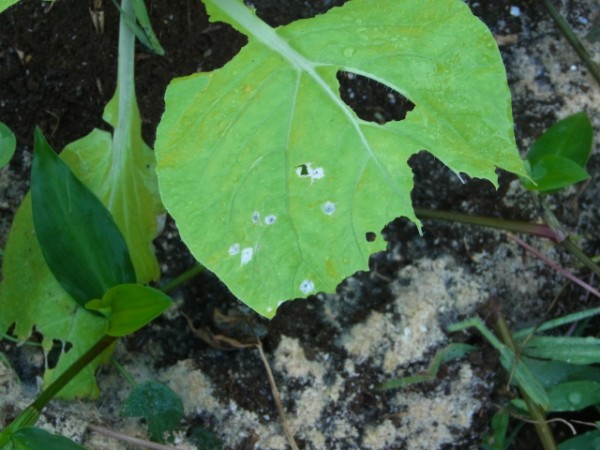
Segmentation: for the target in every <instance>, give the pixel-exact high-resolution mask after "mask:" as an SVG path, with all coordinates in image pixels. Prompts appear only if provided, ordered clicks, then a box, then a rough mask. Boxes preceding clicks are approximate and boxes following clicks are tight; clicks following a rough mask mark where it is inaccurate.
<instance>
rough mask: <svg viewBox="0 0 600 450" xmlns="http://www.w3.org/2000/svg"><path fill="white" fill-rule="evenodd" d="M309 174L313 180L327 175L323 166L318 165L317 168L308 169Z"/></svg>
mask: <svg viewBox="0 0 600 450" xmlns="http://www.w3.org/2000/svg"><path fill="white" fill-rule="evenodd" d="M308 173H309V176H310V178H311V179H313V180H319V179H321V178H323V177H324V176H325V171H324V170H323V168H322V167H317V168H316V169H312V170H309V171H308Z"/></svg>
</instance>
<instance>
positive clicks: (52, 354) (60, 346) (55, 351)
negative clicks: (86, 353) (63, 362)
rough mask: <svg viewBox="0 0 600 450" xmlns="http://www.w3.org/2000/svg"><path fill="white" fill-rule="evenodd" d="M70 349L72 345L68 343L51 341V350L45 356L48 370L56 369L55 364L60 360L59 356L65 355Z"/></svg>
mask: <svg viewBox="0 0 600 450" xmlns="http://www.w3.org/2000/svg"><path fill="white" fill-rule="evenodd" d="M72 347H73V344H71V343H70V342H63V341H60V340H58V339H53V340H52V348H51V349H50V351H49V352H48V356H47V361H48V368H49V369H54V368H55V367H56V364H58V359H59V358H60V355H61V354H62V353H67V352H68V351H69V350H71V348H72Z"/></svg>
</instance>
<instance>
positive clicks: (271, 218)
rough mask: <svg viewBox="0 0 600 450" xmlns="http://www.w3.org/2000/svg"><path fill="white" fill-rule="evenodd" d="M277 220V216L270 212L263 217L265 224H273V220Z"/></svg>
mask: <svg viewBox="0 0 600 450" xmlns="http://www.w3.org/2000/svg"><path fill="white" fill-rule="evenodd" d="M276 220H277V216H275V215H273V214H271V215H269V216H267V217H265V223H266V224H267V225H273V224H274V223H275V221H276Z"/></svg>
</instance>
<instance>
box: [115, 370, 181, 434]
mask: <svg viewBox="0 0 600 450" xmlns="http://www.w3.org/2000/svg"><path fill="white" fill-rule="evenodd" d="M121 415H122V416H125V417H144V418H145V419H146V421H147V422H148V430H149V431H150V437H151V439H152V440H154V441H159V442H162V441H163V434H164V433H165V432H171V431H173V430H174V429H175V428H177V427H178V426H179V422H180V420H181V418H182V417H183V403H182V402H181V399H180V398H179V396H178V395H177V394H176V393H175V392H173V391H172V390H171V389H169V388H168V387H167V386H165V385H164V384H161V383H158V382H156V381H146V382H145V383H141V384H138V385H137V386H136V387H135V388H134V389H133V391H132V392H131V394H130V395H129V397H128V398H127V400H125V402H124V403H123V408H122V409H121Z"/></svg>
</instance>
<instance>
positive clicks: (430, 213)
mask: <svg viewBox="0 0 600 450" xmlns="http://www.w3.org/2000/svg"><path fill="white" fill-rule="evenodd" d="M415 214H416V215H417V217H418V218H419V219H432V220H445V221H448V222H458V223H464V224H468V225H479V226H481V227H487V228H495V229H498V230H503V231H512V232H515V233H524V234H529V235H533V236H538V237H543V238H547V239H550V240H551V241H553V242H556V243H558V244H560V245H561V246H562V247H563V248H564V249H565V250H567V251H568V252H569V253H571V254H572V255H573V256H575V257H576V258H577V259H579V260H580V261H581V262H582V263H583V264H584V265H585V266H586V267H587V268H588V269H590V270H591V271H592V272H594V273H595V274H596V275H597V276H598V277H600V266H598V265H597V264H596V263H595V262H594V261H593V260H592V259H591V258H590V257H588V256H587V255H586V254H585V253H583V252H582V251H581V249H580V248H579V247H577V246H576V245H575V244H574V243H573V241H572V240H571V239H570V238H569V237H567V236H564V235H562V232H561V231H555V228H554V227H551V226H548V225H547V224H537V223H529V222H521V221H516V220H504V219H497V218H495V217H484V216H471V215H468V214H461V213H456V212H452V211H435V210H432V209H425V208H415Z"/></svg>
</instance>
